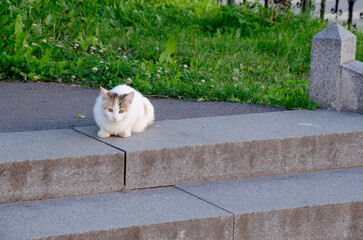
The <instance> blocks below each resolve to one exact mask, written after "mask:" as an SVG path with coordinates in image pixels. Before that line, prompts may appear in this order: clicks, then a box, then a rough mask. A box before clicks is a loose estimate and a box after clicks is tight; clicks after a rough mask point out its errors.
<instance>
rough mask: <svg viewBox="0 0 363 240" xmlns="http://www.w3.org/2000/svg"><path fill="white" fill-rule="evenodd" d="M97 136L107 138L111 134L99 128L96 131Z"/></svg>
mask: <svg viewBox="0 0 363 240" xmlns="http://www.w3.org/2000/svg"><path fill="white" fill-rule="evenodd" d="M97 135H98V137H100V138H108V137H110V136H111V134H110V133H108V132H106V131H105V130H103V129H101V130H100V131H98V133H97Z"/></svg>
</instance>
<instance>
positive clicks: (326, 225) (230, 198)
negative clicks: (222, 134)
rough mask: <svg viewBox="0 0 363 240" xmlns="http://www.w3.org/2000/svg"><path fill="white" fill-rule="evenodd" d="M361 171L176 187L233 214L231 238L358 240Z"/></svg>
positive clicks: (362, 223)
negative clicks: (232, 234)
mask: <svg viewBox="0 0 363 240" xmlns="http://www.w3.org/2000/svg"><path fill="white" fill-rule="evenodd" d="M362 182H363V168H357V169H345V170H335V171H326V172H316V173H304V174H296V175H286V176H273V177H263V178H251V179H241V180H235V181H226V182H215V183H204V184H196V185H185V186H178V188H180V189H183V190H184V191H186V192H189V193H191V194H193V195H195V196H196V197H199V198H201V199H204V200H206V201H208V202H211V203H213V204H215V205H217V206H219V207H221V208H223V209H226V210H227V211H229V212H231V213H233V214H234V215H235V228H234V229H235V230H234V233H235V239H362V237H363V188H362V184H361V183H362Z"/></svg>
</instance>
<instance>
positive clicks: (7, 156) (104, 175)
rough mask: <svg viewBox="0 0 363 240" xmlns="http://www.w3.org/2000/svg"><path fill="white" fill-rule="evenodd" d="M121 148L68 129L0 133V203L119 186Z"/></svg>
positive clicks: (98, 191)
mask: <svg viewBox="0 0 363 240" xmlns="http://www.w3.org/2000/svg"><path fill="white" fill-rule="evenodd" d="M124 158H125V156H124V153H123V152H122V151H120V150H117V149H115V148H113V147H110V146H107V145H105V144H103V143H100V142H99V141H97V140H94V139H92V138H89V137H87V136H85V135H84V134H81V133H78V132H76V131H74V130H71V129H64V130H49V131H34V132H19V133H1V134H0V193H1V194H0V203H5V202H17V201H31V200H37V199H44V198H55V197H66V196H78V195H87V194H96V193H103V192H113V191H119V190H120V189H122V188H123V186H124Z"/></svg>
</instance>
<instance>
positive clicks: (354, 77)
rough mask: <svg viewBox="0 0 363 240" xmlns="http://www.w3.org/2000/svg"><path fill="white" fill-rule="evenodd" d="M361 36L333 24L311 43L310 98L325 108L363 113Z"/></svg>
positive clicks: (317, 35)
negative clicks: (359, 58) (358, 51)
mask: <svg viewBox="0 0 363 240" xmlns="http://www.w3.org/2000/svg"><path fill="white" fill-rule="evenodd" d="M356 40H357V37H356V36H355V35H354V34H352V33H351V32H349V31H348V30H346V29H345V28H343V27H342V26H341V25H339V24H336V23H333V24H331V25H330V26H329V27H327V28H325V29H324V30H323V31H321V32H319V33H318V34H316V35H315V36H314V37H313V39H312V42H311V65H310V90H309V93H310V101H312V102H317V103H318V104H319V105H320V107H321V108H324V109H332V110H338V111H351V112H360V113H363V63H362V62H359V61H355V52H356Z"/></svg>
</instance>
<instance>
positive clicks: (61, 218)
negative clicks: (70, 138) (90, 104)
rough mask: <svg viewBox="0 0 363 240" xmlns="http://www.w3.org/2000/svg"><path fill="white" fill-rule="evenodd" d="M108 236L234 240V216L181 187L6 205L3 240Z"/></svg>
mask: <svg viewBox="0 0 363 240" xmlns="http://www.w3.org/2000/svg"><path fill="white" fill-rule="evenodd" d="M52 236H55V237H54V238H51V237H52ZM106 237H107V239H216V240H220V239H232V237H233V216H232V215H231V214H229V213H228V212H226V211H223V210H221V209H220V208H218V207H215V206H213V205H211V204H209V203H206V202H205V201H203V200H200V199H197V198H195V197H193V196H191V195H190V194H187V193H185V192H183V191H180V190H178V189H175V188H163V189H152V190H144V191H137V192H132V193H114V194H101V195H94V196H85V197H72V198H62V199H50V200H43V201H36V202H26V203H16V204H3V205H0V239H13V240H16V239H25V238H35V239H38V238H42V239H43V238H44V239H101V238H102V239H106ZM122 237H125V238H122Z"/></svg>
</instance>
